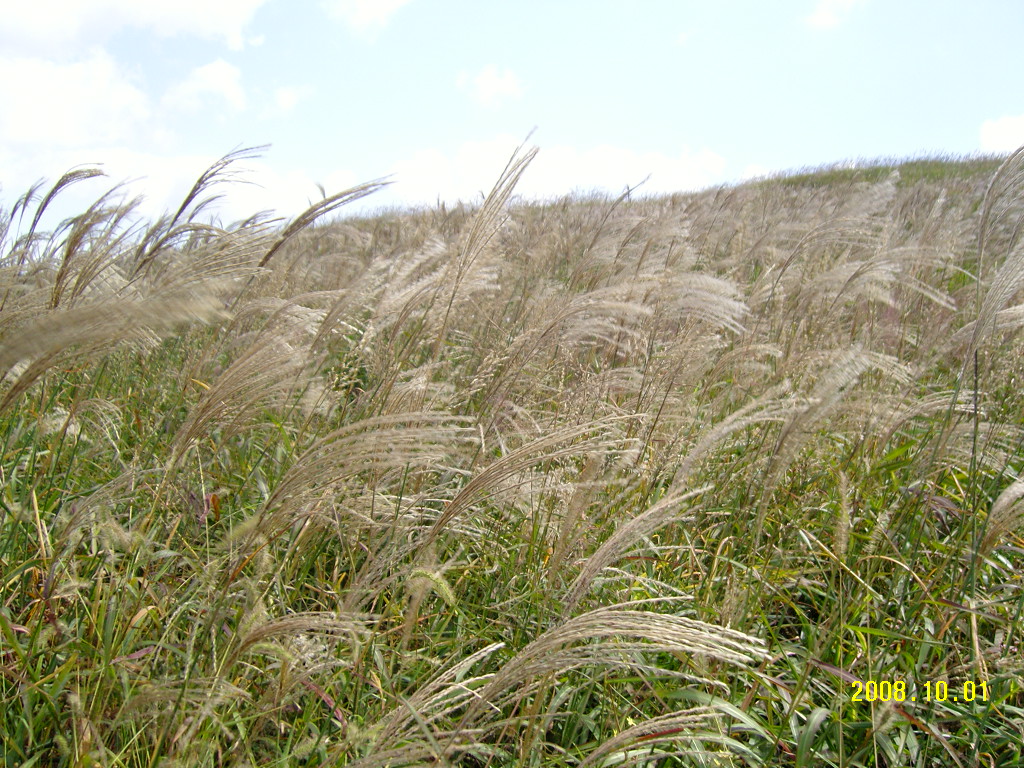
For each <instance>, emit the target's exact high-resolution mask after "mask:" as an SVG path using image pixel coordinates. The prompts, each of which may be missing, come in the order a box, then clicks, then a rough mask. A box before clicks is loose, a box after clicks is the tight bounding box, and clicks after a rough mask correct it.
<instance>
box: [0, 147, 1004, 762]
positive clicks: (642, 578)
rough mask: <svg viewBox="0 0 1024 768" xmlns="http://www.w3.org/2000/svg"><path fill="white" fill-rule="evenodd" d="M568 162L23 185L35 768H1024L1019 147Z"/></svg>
mask: <svg viewBox="0 0 1024 768" xmlns="http://www.w3.org/2000/svg"><path fill="white" fill-rule="evenodd" d="M532 152H533V151H532V150H529V151H528V150H523V151H521V152H520V153H519V154H517V155H516V156H515V157H514V158H512V160H511V161H510V163H509V166H508V168H507V169H506V172H505V174H504V175H503V177H502V178H501V179H500V180H498V182H497V184H496V186H495V189H494V191H492V193H491V194H490V196H489V197H488V198H487V199H486V201H484V202H483V204H482V205H480V206H476V207H471V206H465V205H460V206H454V207H438V208H436V209H432V210H423V211H407V212H382V213H379V214H377V215H373V216H361V217H352V218H343V219H336V220H334V221H332V222H331V223H318V222H317V219H318V218H319V217H325V218H326V217H329V216H331V215H334V214H335V212H336V211H338V210H339V209H340V206H342V205H343V204H344V203H345V202H348V201H351V200H353V199H357V198H359V197H362V196H364V195H367V194H370V193H372V192H373V190H374V189H375V188H376V186H378V185H376V184H375V183H371V184H367V185H363V186H361V187H357V188H355V189H353V190H348V191H346V192H343V193H341V194H339V195H336V196H334V197H330V198H327V199H325V200H324V201H323V202H322V203H321V204H320V205H319V206H317V207H315V209H314V210H311V211H310V212H309V213H308V215H306V216H303V217H300V218H299V219H298V220H296V221H294V222H291V223H288V224H286V225H281V224H280V223H276V222H272V221H268V220H266V219H263V218H259V217H257V218H254V219H251V220H249V221H247V222H243V223H241V224H238V225H234V226H231V227H219V226H215V225H212V224H208V223H203V210H204V205H203V200H204V199H205V196H206V195H207V194H208V193H209V190H210V188H211V184H212V183H213V182H215V181H216V180H217V179H218V178H219V177H220V176H221V175H222V174H224V173H225V172H226V171H227V170H228V169H229V167H230V164H231V162H232V161H233V160H236V159H238V157H239V155H235V156H228V157H226V158H225V159H224V160H223V161H222V162H221V163H219V164H218V165H216V166H214V167H213V168H211V170H210V172H209V173H208V174H207V175H206V176H204V178H203V179H201V180H200V182H199V184H198V185H197V188H196V189H195V190H193V194H192V195H190V197H189V199H188V200H186V201H185V202H184V204H183V206H182V208H181V210H180V211H178V212H177V214H176V215H174V214H171V215H169V216H168V217H167V218H166V219H164V220H162V221H159V222H155V223H150V224H148V225H146V226H145V227H140V226H139V225H137V224H134V223H133V221H134V220H133V218H132V216H131V209H130V206H129V205H128V204H127V203H125V202H124V201H123V200H121V199H119V198H118V197H117V196H116V195H112V196H107V197H105V198H103V199H101V200H99V201H98V202H97V204H96V205H95V206H93V207H92V208H91V209H89V210H88V211H86V212H83V214H82V215H81V216H79V217H77V218H76V219H74V220H71V221H69V222H66V224H65V225H64V226H63V227H61V228H58V230H57V231H56V232H54V233H42V232H38V231H35V230H36V227H35V225H34V224H33V221H39V219H40V217H39V215H37V214H38V213H39V212H40V211H43V210H44V209H45V208H46V206H47V205H48V204H49V202H50V199H51V196H50V195H48V194H47V193H48V192H49V190H48V189H46V188H39V189H36V190H34V192H33V193H32V194H30V195H27V196H26V197H24V198H22V199H20V200H18V201H16V203H15V204H14V205H13V206H12V208H11V209H10V210H9V211H5V212H4V218H3V220H2V222H0V244H2V246H3V247H2V249H0V254H2V257H0V259H2V260H0V293H2V295H3V299H2V303H0V373H2V374H5V375H4V378H3V382H2V385H0V440H2V455H0V485H2V488H0V574H3V581H2V587H0V704H2V706H0V750H2V755H3V757H4V760H5V764H11V765H68V766H78V765H103V766H133V767H134V766H144V765H145V766H151V765H157V764H159V765H164V766H170V765H181V766H201V765H210V766H213V765H239V766H241V765H307V766H315V765H323V766H327V765H348V766H381V765H391V766H399V765H426V764H430V765H460V766H485V765H486V766H534V765H535V766H584V765H586V766H613V765H615V766H618V765H680V766H691V765H694V766H696V765H701V766H705V765H722V766H726V765H728V766H740V765H744V766H767V765H797V766H802V765H815V766H818V765H835V766H849V767H851V768H852V767H853V766H890V765H914V766H949V765H961V766H967V765H984V766H989V765H1002V766H1011V765H1019V764H1021V763H1022V762H1024V748H1022V745H1021V741H1020V733H1021V732H1022V731H1024V692H1022V689H1021V683H1020V681H1021V675H1022V673H1024V656H1022V654H1021V651H1020V647H1021V646H1020V644H1021V636H1020V632H1021V630H1022V628H1024V623H1022V622H1024V619H1022V609H1024V590H1022V586H1024V585H1022V582H1021V573H1022V572H1024V540H1022V538H1021V532H1022V526H1024V507H1022V503H1021V501H1020V499H1021V497H1022V496H1024V481H1022V480H1021V479H1020V477H1021V475H1020V472H1021V469H1022V466H1024V449H1022V439H1024V397H1022V393H1021V381H1022V380H1024V355H1022V354H1021V352H1022V347H1021V343H1022V342H1021V340H1022V336H1021V328H1022V325H1024V303H1022V301H1024V292H1022V287H1024V243H1022V238H1021V233H1022V229H1024V154H1022V153H1021V152H1018V153H1016V154H1015V155H1013V156H1011V157H1010V158H1008V159H1007V158H999V159H992V158H982V159H969V160H955V159H924V160H914V161H908V162H905V163H900V162H897V161H891V162H889V161H887V162H877V163H874V164H867V165H863V166H857V167H853V168H850V167H841V166H836V167H832V168H826V169H818V170H817V171H808V172H799V173H794V174H790V175H787V176H783V177H779V178H773V179H763V180H758V181H754V182H750V183H748V184H745V185H741V186H736V187H728V188H718V189H711V190H706V191H703V192H699V193H694V194H685V195H684V194H680V195H675V196H669V197H659V198H650V199H647V198H635V197H633V198H626V197H623V198H620V199H617V200H615V199H601V198H588V199H576V198H565V199H562V200H556V201H551V202H548V203H544V204H541V203H526V202H522V201H520V200H518V199H517V198H516V197H515V184H516V181H517V179H518V178H519V177H520V176H521V174H523V173H529V169H528V165H529V161H530V160H531V158H532ZM88 175H89V174H88V173H87V172H77V174H73V175H70V176H68V177H65V179H63V180H61V182H59V183H58V184H57V185H56V186H55V187H54V190H55V191H54V193H53V194H55V195H59V194H60V193H61V191H62V189H63V187H66V186H67V185H68V184H72V183H77V182H78V181H81V180H83V179H84V178H85V177H87V176H88ZM218 191H220V192H222V193H226V194H230V192H229V191H227V192H225V191H224V190H223V189H218ZM340 210H343V209H340Z"/></svg>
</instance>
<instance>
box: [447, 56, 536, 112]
mask: <svg viewBox="0 0 1024 768" xmlns="http://www.w3.org/2000/svg"><path fill="white" fill-rule="evenodd" d="M456 85H458V87H459V88H460V89H462V90H469V91H470V93H472V95H473V98H474V100H476V102H477V103H478V104H481V105H482V106H484V107H487V108H488V109H497V108H498V107H500V106H501V105H502V104H503V103H504V102H505V101H506V100H507V99H518V98H520V97H522V95H523V86H522V83H521V82H520V81H519V78H518V77H517V76H516V73H515V72H513V71H512V70H511V69H508V68H507V67H506V68H505V69H503V70H501V71H500V72H499V71H498V69H497V68H496V67H493V66H487V67H484V68H483V69H482V70H481V71H480V72H478V73H477V74H476V75H475V76H470V75H469V73H468V72H460V73H459V76H458V78H457V79H456Z"/></svg>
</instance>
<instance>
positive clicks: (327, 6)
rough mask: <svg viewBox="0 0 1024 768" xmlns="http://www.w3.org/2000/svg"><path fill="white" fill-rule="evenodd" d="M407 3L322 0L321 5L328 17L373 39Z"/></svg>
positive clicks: (404, 1)
mask: <svg viewBox="0 0 1024 768" xmlns="http://www.w3.org/2000/svg"><path fill="white" fill-rule="evenodd" d="M409 2H411V0H324V2H322V3H321V5H322V6H323V8H324V10H326V11H327V13H328V14H329V15H330V16H333V17H334V18H336V19H341V20H342V21H343V22H345V23H346V24H347V25H348V26H349V27H351V28H352V29H353V30H354V31H355V32H357V33H359V34H361V35H363V36H365V37H369V38H373V37H376V35H377V33H379V32H380V31H381V30H382V29H384V27H386V26H387V25H388V23H389V22H390V21H391V17H392V16H394V15H395V14H396V13H397V12H398V10H399V9H400V8H401V7H402V6H403V5H406V4H407V3H409Z"/></svg>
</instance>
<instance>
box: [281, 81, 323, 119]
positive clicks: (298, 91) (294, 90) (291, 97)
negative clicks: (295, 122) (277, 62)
mask: <svg viewBox="0 0 1024 768" xmlns="http://www.w3.org/2000/svg"><path fill="white" fill-rule="evenodd" d="M312 93H313V87H312V86H309V85H298V86H282V87H280V88H275V89H274V104H275V105H277V109H278V111H279V112H282V113H288V112H291V111H292V110H293V109H295V107H296V106H297V105H298V103H299V102H300V101H302V100H304V99H307V98H309V96H311V95H312Z"/></svg>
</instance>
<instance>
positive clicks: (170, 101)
mask: <svg viewBox="0 0 1024 768" xmlns="http://www.w3.org/2000/svg"><path fill="white" fill-rule="evenodd" d="M211 96H212V97H214V98H215V99H216V100H218V101H223V102H226V103H227V104H229V105H230V106H231V108H232V109H234V110H236V111H237V110H242V109H245V89H244V88H243V87H242V71H241V70H240V69H239V68H238V67H236V66H234V65H233V64H229V63H228V62H226V61H224V60H223V59H217V60H216V61H212V62H210V63H209V64H204V65H203V66H201V67H196V68H195V69H193V70H192V71H191V72H190V73H189V75H188V77H186V78H185V79H184V80H182V81H181V82H180V83H178V84H177V85H175V86H173V87H172V88H171V89H170V90H169V91H168V92H167V93H166V95H165V96H164V103H165V104H166V105H168V106H170V107H176V108H178V109H184V110H188V111H193V112H194V111H196V110H198V109H199V108H200V107H202V106H204V103H205V102H206V100H207V99H208V98H209V97H211Z"/></svg>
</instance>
